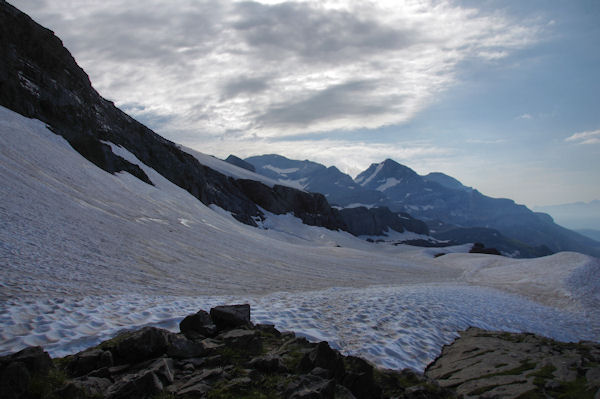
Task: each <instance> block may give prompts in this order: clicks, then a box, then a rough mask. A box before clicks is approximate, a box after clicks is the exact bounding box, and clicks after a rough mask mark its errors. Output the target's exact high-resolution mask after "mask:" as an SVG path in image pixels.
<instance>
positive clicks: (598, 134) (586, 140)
mask: <svg viewBox="0 0 600 399" xmlns="http://www.w3.org/2000/svg"><path fill="white" fill-rule="evenodd" d="M565 141H570V142H574V143H576V144H600V129H598V130H590V131H586V132H580V133H574V134H572V135H570V136H569V137H567V138H566V139H565Z"/></svg>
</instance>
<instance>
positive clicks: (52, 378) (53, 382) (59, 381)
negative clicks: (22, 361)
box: [29, 368, 67, 399]
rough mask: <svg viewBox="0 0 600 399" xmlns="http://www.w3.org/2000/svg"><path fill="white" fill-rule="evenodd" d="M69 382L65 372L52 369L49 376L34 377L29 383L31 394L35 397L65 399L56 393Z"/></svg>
mask: <svg viewBox="0 0 600 399" xmlns="http://www.w3.org/2000/svg"><path fill="white" fill-rule="evenodd" d="M66 382H67V375H66V374H65V372H64V371H63V370H60V369H56V368H54V369H50V371H49V372H48V374H47V375H34V376H33V377H32V378H31V380H30V381H29V392H31V394H32V395H33V397H36V398H40V399H63V398H59V396H58V395H57V394H56V393H55V392H56V390H58V389H59V388H62V387H63V386H64V385H65V384H66Z"/></svg>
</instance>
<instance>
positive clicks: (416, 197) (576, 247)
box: [246, 155, 600, 257]
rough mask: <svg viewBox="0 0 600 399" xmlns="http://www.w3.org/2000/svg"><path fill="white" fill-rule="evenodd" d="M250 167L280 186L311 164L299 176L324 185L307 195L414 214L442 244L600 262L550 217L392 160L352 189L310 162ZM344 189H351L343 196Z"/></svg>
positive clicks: (594, 249) (592, 249)
mask: <svg viewBox="0 0 600 399" xmlns="http://www.w3.org/2000/svg"><path fill="white" fill-rule="evenodd" d="M246 161H248V162H249V163H252V164H253V165H254V166H255V167H256V170H257V173H261V174H264V175H265V176H269V177H270V178H272V179H274V180H278V181H285V179H286V178H287V177H289V176H290V175H289V173H290V172H291V171H292V170H293V173H300V171H302V170H303V169H302V168H301V167H300V165H303V164H307V165H308V164H310V165H311V167H310V168H307V169H304V170H303V172H301V174H296V175H294V178H296V179H302V181H303V182H305V183H308V182H312V181H313V180H314V181H318V182H319V185H318V186H317V185H316V184H313V185H311V186H310V187H309V186H308V184H305V186H304V187H305V188H306V189H309V190H311V191H312V190H314V191H317V192H320V193H323V194H324V195H325V196H326V197H327V198H332V199H335V201H334V203H335V204H336V205H339V206H341V207H346V208H350V207H355V206H357V205H363V206H365V207H375V206H385V207H388V208H389V209H391V210H392V211H394V212H403V213H407V214H410V215H411V216H413V217H415V218H417V219H421V220H424V221H426V222H427V224H428V225H429V228H430V230H431V234H432V235H433V236H435V237H438V238H439V239H443V240H448V239H451V240H455V241H457V242H473V240H475V241H482V242H484V243H485V244H486V245H487V246H494V247H498V248H501V250H502V251H503V252H505V253H510V254H515V255H518V256H524V257H535V256H543V255H546V254H549V253H552V252H557V251H565V250H571V251H580V252H583V253H587V254H591V255H594V256H600V244H599V243H597V242H595V241H594V240H591V239H589V238H588V237H584V236H582V235H581V234H578V233H576V232H573V231H570V230H568V229H565V228H563V227H561V226H559V225H557V224H556V223H554V221H553V220H552V218H551V217H549V216H548V215H546V214H541V213H535V212H532V211H531V210H529V209H528V208H527V207H525V206H524V205H519V204H516V203H515V202H514V201H512V200H510V199H505V198H491V197H488V196H485V195H483V194H481V193H480V192H479V191H477V190H476V189H473V188H471V187H466V186H464V185H463V184H462V183H461V182H460V181H458V180H457V179H455V178H453V177H451V176H448V175H445V174H443V173H430V174H428V175H426V176H420V175H419V174H417V173H416V172H415V171H414V170H412V169H410V168H409V167H407V166H405V165H401V164H399V163H397V162H395V161H394V160H391V159H386V160H385V161H383V162H381V163H377V164H372V165H370V166H369V168H367V169H366V170H365V171H363V172H361V173H360V174H359V175H358V176H357V177H356V179H355V180H354V183H355V184H354V185H352V184H351V183H350V180H351V178H350V176H348V175H344V174H343V173H341V172H339V171H337V169H336V171H337V172H338V173H336V174H334V175H330V179H329V180H327V179H326V176H325V175H324V174H323V171H324V170H327V169H328V168H326V167H325V166H323V165H320V164H316V163H314V162H310V161H294V160H289V159H287V158H284V157H281V156H273V155H268V156H262V157H261V156H257V157H252V158H249V159H247V160H246ZM259 162H260V163H259ZM260 165H266V170H269V173H265V168H261V167H259V166H260ZM277 165H279V166H277ZM269 166H271V167H270V168H269ZM283 166H286V167H287V168H288V169H286V170H285V171H286V172H288V174H282V173H279V172H281V169H283ZM329 169H332V168H329ZM338 182H343V184H342V185H340V184H338ZM340 186H343V187H346V188H347V189H346V190H340ZM350 187H352V188H351V189H349V188H350ZM375 193H376V194H375ZM346 195H347V196H346ZM478 235H479V236H480V239H479V240H477V236H478Z"/></svg>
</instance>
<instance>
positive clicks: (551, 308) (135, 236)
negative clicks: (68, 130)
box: [0, 107, 600, 369]
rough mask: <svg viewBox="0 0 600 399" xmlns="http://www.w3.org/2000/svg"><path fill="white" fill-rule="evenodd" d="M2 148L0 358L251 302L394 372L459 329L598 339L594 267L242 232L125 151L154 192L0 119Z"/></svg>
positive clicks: (289, 225)
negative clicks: (28, 348) (27, 348)
mask: <svg viewBox="0 0 600 399" xmlns="http://www.w3.org/2000/svg"><path fill="white" fill-rule="evenodd" d="M0 142H1V143H2V145H1V146H0V178H1V184H0V353H6V352H10V351H14V350H17V349H20V348H22V347H24V346H26V345H42V346H44V347H45V348H46V349H47V350H49V351H50V352H51V353H52V354H53V355H64V354H68V353H73V352H76V351H78V350H80V349H83V348H85V347H87V346H89V345H92V344H95V343H98V342H99V341H100V340H102V339H105V338H108V337H109V336H111V335H113V334H114V333H115V332H116V331H118V330H120V329H123V328H134V327H138V326H143V325H158V326H162V327H165V328H169V329H171V330H174V331H176V330H177V326H178V322H179V321H180V320H181V318H182V317H184V316H185V315H187V314H189V313H192V312H196V311H197V310H198V309H205V310H208V309H209V308H210V307H211V306H214V305H218V304H225V303H234V302H246V301H247V302H249V303H251V305H252V317H253V321H254V322H268V323H273V324H275V325H276V326H277V327H278V328H279V329H281V330H294V331H296V332H299V333H301V334H303V335H305V336H307V337H309V338H310V339H314V340H327V341H329V342H330V344H331V345H332V346H335V347H338V348H340V349H341V350H342V351H344V352H346V353H353V354H358V355H361V356H364V357H366V358H368V359H370V360H372V361H373V362H375V363H376V364H378V365H381V366H385V367H391V368H402V367H412V368H415V369H422V368H423V367H424V366H425V365H426V364H427V363H428V362H429V361H431V360H432V359H433V358H435V356H437V355H438V354H439V351H440V349H441V346H442V345H443V344H446V343H449V342H451V341H452V339H454V338H455V337H456V336H457V331H459V330H462V329H464V328H466V327H468V326H479V327H482V328H487V329H499V330H511V331H530V332H535V333H540V334H543V335H546V336H550V337H553V338H556V339H561V340H579V339H590V340H596V341H598V340H600V317H599V316H598V309H599V308H600V263H599V260H598V259H595V258H590V257H588V256H585V255H581V254H577V253H559V254H555V255H552V256H549V257H545V258H539V259H534V260H515V259H510V258H504V257H497V256H489V255H475V254H465V253H464V252H466V250H467V249H468V248H467V247H455V248H444V249H443V251H444V252H448V254H447V255H445V256H442V257H438V258H435V257H434V255H435V254H437V253H439V252H440V251H442V250H441V249H435V248H427V249H423V248H413V247H408V246H397V247H395V246H390V245H383V244H381V245H376V244H370V243H367V242H365V241H364V240H360V239H357V238H355V237H352V236H351V235H349V234H347V233H341V232H333V231H329V230H326V229H323V228H317V227H311V226H305V225H302V224H301V223H300V222H299V220H298V219H296V218H294V217H293V216H291V215H280V216H276V215H270V214H267V216H268V217H267V220H265V221H264V222H263V223H262V224H261V225H262V227H263V228H262V229H259V228H253V227H249V226H246V225H243V224H240V223H238V222H236V221H235V220H234V219H233V218H232V217H231V215H229V214H228V213H227V212H225V211H223V210H222V209H220V208H218V207H215V206H211V207H206V206H204V205H203V204H202V203H200V202H199V201H198V200H196V199H195V198H193V197H192V196H191V195H189V194H188V193H187V192H185V191H184V190H181V189H180V188H178V187H176V186H174V185H172V184H171V183H170V182H168V181H166V180H165V179H164V178H162V177H161V176H160V175H158V174H157V173H156V172H155V171H153V170H152V169H150V168H148V167H146V166H145V165H143V164H141V163H140V162H139V160H137V159H136V158H135V157H134V156H133V155H131V154H130V153H129V152H127V151H126V150H124V149H122V148H119V147H117V146H114V145H112V147H113V151H115V153H118V154H119V155H121V156H123V157H124V158H126V159H128V160H130V161H131V162H134V163H136V164H139V165H140V167H142V168H143V169H144V171H145V172H146V173H147V174H148V176H149V177H150V179H151V180H152V182H153V183H154V184H155V186H149V185H147V184H145V183H142V182H141V181H139V180H138V179H136V178H134V177H132V176H131V175H129V174H127V173H119V174H116V175H110V174H108V173H106V172H104V171H102V170H100V169H98V168H97V167H96V166H94V165H92V164H91V163H89V162H88V161H86V160H85V159H84V158H82V157H81V156H79V154H77V153H76V152H74V151H73V150H72V149H71V147H70V146H69V145H68V144H67V143H66V142H65V141H64V140H63V139H62V138H60V137H59V136H56V135H55V134H53V133H51V132H50V131H48V130H47V129H46V128H45V127H44V125H43V124H42V123H40V122H38V121H34V120H28V119H25V118H23V117H21V116H18V115H16V114H14V113H12V112H10V111H8V110H6V109H4V108H1V107H0ZM211 162H220V161H218V160H212V159H211ZM223 169H225V166H223ZM227 173H228V175H230V176H232V175H233V176H235V174H236V173H237V172H236V169H235V168H234V167H232V166H231V167H230V166H229V165H227ZM240 173H241V172H240ZM240 176H243V173H241V174H240ZM461 252H462V253H461Z"/></svg>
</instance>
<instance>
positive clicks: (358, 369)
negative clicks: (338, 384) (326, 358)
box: [342, 356, 381, 399]
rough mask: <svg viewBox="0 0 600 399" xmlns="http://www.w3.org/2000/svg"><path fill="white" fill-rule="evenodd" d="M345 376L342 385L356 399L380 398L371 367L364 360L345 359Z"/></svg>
mask: <svg viewBox="0 0 600 399" xmlns="http://www.w3.org/2000/svg"><path fill="white" fill-rule="evenodd" d="M346 366H347V367H346V374H345V375H344V378H343V380H342V384H343V385H344V386H345V387H346V388H348V389H349V390H350V392H352V394H353V395H354V396H355V397H356V398H358V399H368V398H380V397H381V388H380V387H379V386H377V384H376V383H375V379H374V378H373V366H371V365H370V364H369V363H367V362H366V361H365V360H363V359H361V358H358V357H354V356H347V357H346Z"/></svg>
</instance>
